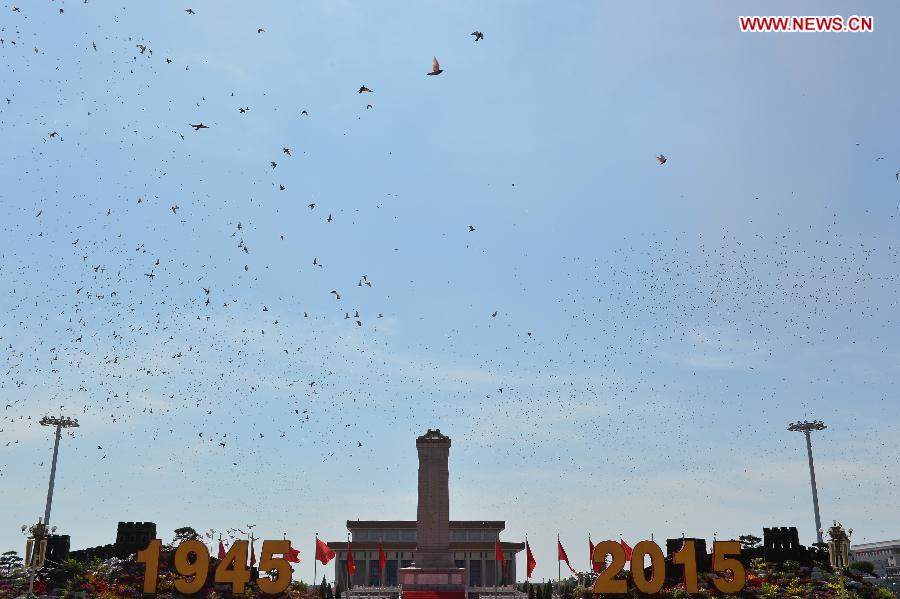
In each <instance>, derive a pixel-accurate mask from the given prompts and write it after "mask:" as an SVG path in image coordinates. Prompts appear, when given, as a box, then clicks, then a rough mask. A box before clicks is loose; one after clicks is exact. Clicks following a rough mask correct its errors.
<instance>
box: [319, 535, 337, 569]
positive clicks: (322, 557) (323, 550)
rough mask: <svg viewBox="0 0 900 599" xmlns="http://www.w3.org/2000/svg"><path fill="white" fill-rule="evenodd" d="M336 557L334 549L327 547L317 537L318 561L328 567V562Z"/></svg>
mask: <svg viewBox="0 0 900 599" xmlns="http://www.w3.org/2000/svg"><path fill="white" fill-rule="evenodd" d="M334 556H335V553H334V549H332V548H331V547H329V546H328V545H326V544H325V541H323V540H321V539H320V538H319V537H316V559H317V560H319V561H320V562H322V565H327V564H328V562H330V561H331V560H333V559H334Z"/></svg>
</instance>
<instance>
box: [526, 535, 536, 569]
mask: <svg viewBox="0 0 900 599" xmlns="http://www.w3.org/2000/svg"><path fill="white" fill-rule="evenodd" d="M525 561H526V564H525V567H526V570H527V572H528V574H527V576H528V578H531V573H532V572H534V567H535V566H536V565H537V562H536V561H535V560H534V554H532V553H531V545H529V544H528V540H527V539H526V541H525Z"/></svg>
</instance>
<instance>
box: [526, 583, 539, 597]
mask: <svg viewBox="0 0 900 599" xmlns="http://www.w3.org/2000/svg"><path fill="white" fill-rule="evenodd" d="M528 599H537V596H536V595H535V592H534V585H533V584H529V585H528Z"/></svg>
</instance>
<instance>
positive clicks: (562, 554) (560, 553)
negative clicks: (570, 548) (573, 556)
mask: <svg viewBox="0 0 900 599" xmlns="http://www.w3.org/2000/svg"><path fill="white" fill-rule="evenodd" d="M556 545H557V556H556V561H563V562H566V565H567V566H569V570H571V571H572V574H578V572H576V571H575V568H573V567H572V564H570V563H569V556H568V555H566V550H565V549H563V546H562V543H560V542H559V539H556Z"/></svg>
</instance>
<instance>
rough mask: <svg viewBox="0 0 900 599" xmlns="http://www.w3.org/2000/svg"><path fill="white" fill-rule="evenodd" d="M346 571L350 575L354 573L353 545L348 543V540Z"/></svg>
mask: <svg viewBox="0 0 900 599" xmlns="http://www.w3.org/2000/svg"><path fill="white" fill-rule="evenodd" d="M347 572H349V573H350V576H353V575H354V574H355V573H356V564H354V563H353V547H352V546H351V545H350V541H347Z"/></svg>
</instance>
